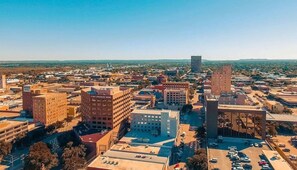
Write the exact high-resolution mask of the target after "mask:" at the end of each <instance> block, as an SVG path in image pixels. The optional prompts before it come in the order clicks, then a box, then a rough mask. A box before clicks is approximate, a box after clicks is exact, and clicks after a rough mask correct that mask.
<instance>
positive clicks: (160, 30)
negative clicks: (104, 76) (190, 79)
mask: <svg viewBox="0 0 297 170" xmlns="http://www.w3.org/2000/svg"><path fill="white" fill-rule="evenodd" d="M191 55H202V56H203V58H205V59H210V60H215V59H239V58H270V59H283V58H287V59H297V0H96V1H94V0H18V1H16V0H0V60H56V59H58V60H71V59H98V60H100V59H102V60H103V59H185V58H190V56H191Z"/></svg>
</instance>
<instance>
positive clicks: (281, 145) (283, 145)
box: [278, 143, 286, 147]
mask: <svg viewBox="0 0 297 170" xmlns="http://www.w3.org/2000/svg"><path fill="white" fill-rule="evenodd" d="M278 147H286V145H285V144H284V143H279V144H278Z"/></svg>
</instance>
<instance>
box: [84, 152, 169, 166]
mask: <svg viewBox="0 0 297 170" xmlns="http://www.w3.org/2000/svg"><path fill="white" fill-rule="evenodd" d="M107 152H108V151H107ZM139 159H142V158H139ZM112 163H113V164H112ZM88 168H102V169H110V170H111V169H112V170H124V169H129V170H139V169H141V170H151V169H154V170H155V169H156V170H158V169H160V170H161V169H163V168H164V165H163V164H160V163H154V162H145V161H142V160H139V161H138V160H130V159H121V158H114V157H105V156H98V157H97V158H96V159H95V160H94V161H93V162H92V163H91V164H90V165H89V166H88Z"/></svg>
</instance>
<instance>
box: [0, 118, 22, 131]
mask: <svg viewBox="0 0 297 170" xmlns="http://www.w3.org/2000/svg"><path fill="white" fill-rule="evenodd" d="M24 123H25V122H23V121H15V120H1V121H0V130H4V129H10V128H13V127H15V126H18V125H21V124H24Z"/></svg>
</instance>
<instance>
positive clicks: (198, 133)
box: [195, 126, 206, 138]
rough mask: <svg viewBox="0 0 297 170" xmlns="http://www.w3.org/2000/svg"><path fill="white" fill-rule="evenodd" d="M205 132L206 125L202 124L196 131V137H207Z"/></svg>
mask: <svg viewBox="0 0 297 170" xmlns="http://www.w3.org/2000/svg"><path fill="white" fill-rule="evenodd" d="M205 132H206V129H205V127H203V126H200V127H199V128H198V129H197V130H196V132H195V133H196V138H205Z"/></svg>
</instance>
